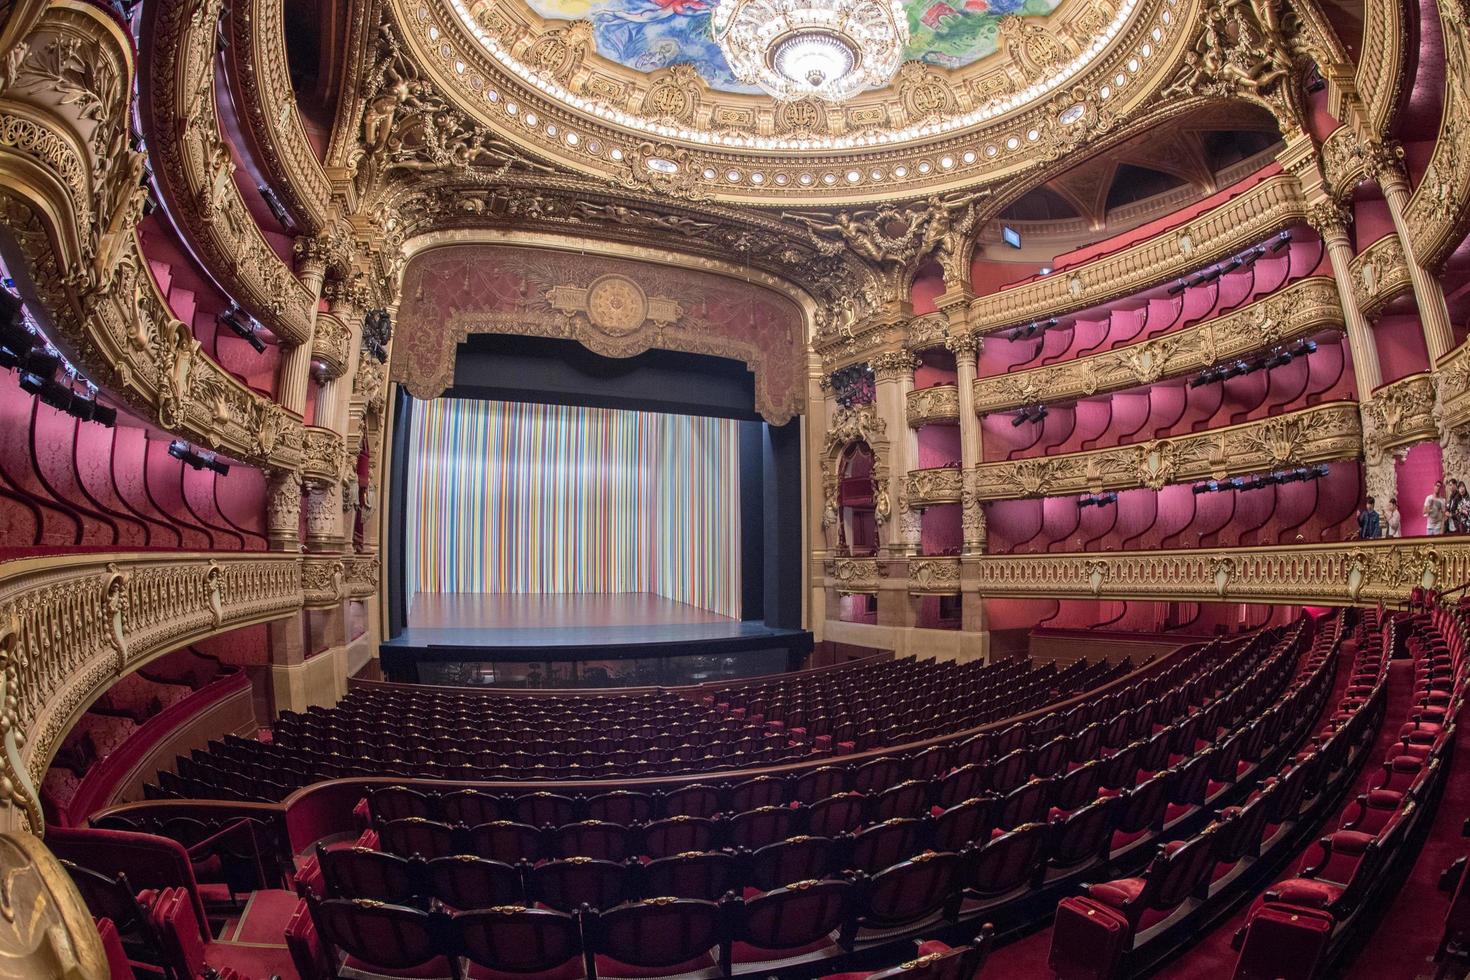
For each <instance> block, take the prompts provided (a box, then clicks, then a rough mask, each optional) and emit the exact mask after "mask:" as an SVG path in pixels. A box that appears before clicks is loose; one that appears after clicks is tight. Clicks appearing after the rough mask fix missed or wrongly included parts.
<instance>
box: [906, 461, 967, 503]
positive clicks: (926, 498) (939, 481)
mask: <svg viewBox="0 0 1470 980" xmlns="http://www.w3.org/2000/svg"><path fill="white" fill-rule="evenodd" d="M964 489H965V474H964V471H963V470H960V469H958V468H957V467H952V466H949V467H937V468H935V469H927V470H910V471H909V474H908V478H907V480H906V481H905V484H904V493H905V494H907V496H908V502H909V506H911V507H929V506H932V505H934V504H957V503H959V502H960V497H961V495H962V494H963V493H964Z"/></svg>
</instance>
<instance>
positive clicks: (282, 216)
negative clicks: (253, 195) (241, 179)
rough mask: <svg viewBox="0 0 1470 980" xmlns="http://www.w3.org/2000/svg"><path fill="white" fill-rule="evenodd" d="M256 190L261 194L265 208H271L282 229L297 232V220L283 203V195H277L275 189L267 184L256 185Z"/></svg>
mask: <svg viewBox="0 0 1470 980" xmlns="http://www.w3.org/2000/svg"><path fill="white" fill-rule="evenodd" d="M255 189H256V190H257V191H258V192H259V193H260V199H261V200H262V201H264V202H265V206H266V207H268V208H270V211H271V214H273V215H275V218H276V220H277V221H279V222H280V223H281V227H282V228H284V229H286V230H287V231H295V230H296V219H295V218H293V217H291V212H290V211H288V210H286V205H285V204H283V203H282V202H281V195H279V194H277V193H276V190H275V188H274V187H271V186H269V185H267V184H256V185H255Z"/></svg>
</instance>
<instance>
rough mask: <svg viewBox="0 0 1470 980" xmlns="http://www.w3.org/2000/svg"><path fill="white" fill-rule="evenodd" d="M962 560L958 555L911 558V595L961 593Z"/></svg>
mask: <svg viewBox="0 0 1470 980" xmlns="http://www.w3.org/2000/svg"><path fill="white" fill-rule="evenodd" d="M959 593H960V560H959V558H958V557H945V558H910V559H909V594H910V595H959Z"/></svg>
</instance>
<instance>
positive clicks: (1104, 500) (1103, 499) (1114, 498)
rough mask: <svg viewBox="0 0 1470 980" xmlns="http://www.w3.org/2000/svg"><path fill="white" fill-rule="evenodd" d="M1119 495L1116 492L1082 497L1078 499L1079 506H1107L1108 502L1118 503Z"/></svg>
mask: <svg viewBox="0 0 1470 980" xmlns="http://www.w3.org/2000/svg"><path fill="white" fill-rule="evenodd" d="M1117 502H1118V495H1117V494H1116V493H1101V494H1096V495H1094V496H1089V497H1082V498H1079V499H1078V501H1077V506H1078V507H1106V506H1108V504H1116V503H1117Z"/></svg>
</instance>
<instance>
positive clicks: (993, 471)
mask: <svg viewBox="0 0 1470 980" xmlns="http://www.w3.org/2000/svg"><path fill="white" fill-rule="evenodd" d="M1362 454H1363V436H1362V427H1361V423H1360V421H1359V416H1358V406H1357V403H1356V402H1330V403H1328V404H1325V405H1317V406H1314V407H1312V408H1305V409H1301V410H1299V411H1296V412H1288V413H1286V414H1284V415H1277V416H1273V417H1271V418H1267V419H1260V420H1258V421H1254V422H1244V423H1241V424H1240V425H1232V426H1227V427H1225V428H1221V429H1211V430H1209V431H1207V432H1198V433H1190V434H1188V435H1182V436H1175V437H1173V438H1167V439H1153V440H1150V441H1148V442H1144V443H1136V444H1132V445H1127V446H1116V447H1110V448H1107V449H1093V450H1088V451H1085V452H1079V453H1061V454H1058V455H1055V456H1033V457H1029V458H1026V459H1018V460H1005V461H1002V462H996V463H981V464H980V465H978V466H975V467H973V468H972V470H971V473H972V481H973V486H974V491H975V495H976V497H977V499H979V500H1014V499H1017V498H1022V497H1056V496H1067V495H1071V494H1079V493H1100V492H1102V491H1104V490H1132V489H1135V488H1137V487H1147V488H1149V489H1151V490H1158V489H1160V488H1162V487H1164V486H1166V485H1168V484H1170V483H1188V482H1190V481H1193V480H1221V479H1224V478H1226V477H1229V476H1241V475H1243V474H1247V473H1260V472H1265V471H1268V470H1276V469H1283V468H1287V467H1295V466H1306V465H1309V464H1312V463H1324V462H1328V461H1331V460H1339V459H1356V458H1358V457H1360V456H1361V455H1362ZM921 472H935V471H921Z"/></svg>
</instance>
